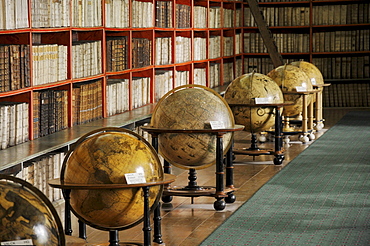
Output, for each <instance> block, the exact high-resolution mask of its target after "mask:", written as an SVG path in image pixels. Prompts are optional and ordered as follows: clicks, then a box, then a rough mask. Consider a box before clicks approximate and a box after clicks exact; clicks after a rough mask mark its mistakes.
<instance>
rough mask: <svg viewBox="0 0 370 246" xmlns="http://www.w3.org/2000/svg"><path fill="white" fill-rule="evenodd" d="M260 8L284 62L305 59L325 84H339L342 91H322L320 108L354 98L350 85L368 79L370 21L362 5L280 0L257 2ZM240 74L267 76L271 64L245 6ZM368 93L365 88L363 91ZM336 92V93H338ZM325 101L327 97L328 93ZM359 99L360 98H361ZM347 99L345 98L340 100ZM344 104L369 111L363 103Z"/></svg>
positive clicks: (342, 0)
mask: <svg viewBox="0 0 370 246" xmlns="http://www.w3.org/2000/svg"><path fill="white" fill-rule="evenodd" d="M259 8H260V10H261V12H262V14H263V16H264V19H265V21H266V24H267V25H268V26H269V29H270V31H271V33H272V35H273V37H274V39H275V42H276V45H277V47H278V51H279V53H281V55H282V57H283V59H284V63H290V62H291V61H294V60H302V59H303V60H305V61H308V62H312V63H313V64H315V65H316V66H317V67H318V68H319V69H320V71H321V72H322V73H323V77H324V79H325V81H326V82H327V83H331V81H333V80H339V81H342V82H341V83H340V84H341V86H340V87H341V89H340V90H341V92H340V93H338V95H337V94H336V93H333V91H332V90H336V89H334V87H336V85H334V86H333V88H331V89H330V88H329V89H328V90H324V97H336V98H335V100H334V98H333V99H332V100H331V101H330V100H326V101H324V107H337V106H338V105H342V104H340V103H332V102H337V101H338V100H341V98H342V99H343V98H344V97H343V96H340V95H342V94H343V93H348V94H358V91H357V90H358V89H355V91H353V90H354V89H353V87H354V86H353V85H352V83H358V80H362V81H366V82H367V83H368V82H369V80H370V47H369V44H370V16H369V9H370V5H369V2H368V1H366V0H354V1H348V0H335V1H333V0H320V1H313V0H308V1H280V0H261V1H259ZM243 14H244V19H243V23H244V28H243V41H244V42H243V45H244V56H243V59H244V64H243V65H244V73H248V72H251V71H252V70H256V71H259V72H261V73H263V74H267V73H268V72H269V71H271V70H272V69H273V64H272V61H271V59H270V58H269V55H268V53H267V50H266V48H265V46H264V44H263V42H262V38H261V37H260V35H259V33H258V28H257V26H256V23H255V21H254V19H253V16H252V14H251V11H250V9H249V8H248V4H247V3H244V6H243ZM362 89H364V90H366V91H365V94H369V93H370V91H369V89H368V88H362ZM338 90H339V89H338ZM328 93H329V94H330V96H329V94H328ZM360 94H362V93H360ZM345 96H346V97H347V95H345ZM345 105H357V107H369V106H370V104H369V103H368V102H367V100H359V101H358V102H356V103H355V102H353V103H350V104H349V103H344V104H343V106H345Z"/></svg>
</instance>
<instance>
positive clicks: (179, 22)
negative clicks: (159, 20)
mask: <svg viewBox="0 0 370 246" xmlns="http://www.w3.org/2000/svg"><path fill="white" fill-rule="evenodd" d="M190 12H191V7H190V5H185V4H176V28H190Z"/></svg>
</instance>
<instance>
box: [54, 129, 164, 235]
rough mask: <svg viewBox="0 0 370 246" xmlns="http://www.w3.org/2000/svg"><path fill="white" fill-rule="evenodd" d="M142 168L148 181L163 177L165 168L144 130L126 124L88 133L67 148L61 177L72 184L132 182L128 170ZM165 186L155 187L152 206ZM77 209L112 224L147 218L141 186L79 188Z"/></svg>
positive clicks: (74, 198)
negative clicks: (141, 131) (129, 180)
mask: <svg viewBox="0 0 370 246" xmlns="http://www.w3.org/2000/svg"><path fill="white" fill-rule="evenodd" d="M135 173H136V174H138V173H141V174H143V176H144V177H145V179H146V182H158V181H162V180H163V177H164V174H163V169H162V166H161V163H160V160H159V158H158V155H157V153H156V151H155V150H154V148H153V147H151V145H150V144H149V143H148V142H147V141H146V140H145V139H143V138H142V137H141V136H139V135H137V134H136V133H134V132H131V131H129V130H124V129H121V128H117V129H115V128H103V129H100V130H98V131H93V132H91V133H89V134H87V135H85V136H83V137H82V138H81V139H80V140H79V141H78V142H77V143H76V146H75V147H74V148H73V149H72V150H71V151H70V152H68V153H67V156H66V158H65V160H64V163H63V167H62V172H61V181H62V182H64V183H69V184H103V185H107V184H127V181H126V178H125V174H135ZM162 187H163V186H160V185H158V186H152V187H150V189H149V192H150V197H149V206H150V208H151V209H154V208H155V206H156V205H157V204H158V201H159V198H160V196H161V192H162ZM70 198H71V200H70V202H71V207H72V211H73V212H74V214H76V216H77V217H79V218H80V219H81V220H83V221H84V222H85V223H87V224H89V225H91V226H92V227H95V228H98V229H102V230H110V229H116V230H120V229H126V228H129V227H132V226H134V225H136V224H138V223H139V222H141V221H142V219H143V211H144V198H143V191H142V188H140V187H132V188H125V189H97V190H75V189H73V190H72V191H71V194H70Z"/></svg>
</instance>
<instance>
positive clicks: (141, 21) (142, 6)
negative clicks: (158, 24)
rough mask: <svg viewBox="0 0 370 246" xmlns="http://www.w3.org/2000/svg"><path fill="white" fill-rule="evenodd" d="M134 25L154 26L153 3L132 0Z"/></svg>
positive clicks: (142, 26)
mask: <svg viewBox="0 0 370 246" xmlns="http://www.w3.org/2000/svg"><path fill="white" fill-rule="evenodd" d="M131 16H132V27H141V28H145V27H153V3H152V2H141V1H136V0H133V1H132V15H131Z"/></svg>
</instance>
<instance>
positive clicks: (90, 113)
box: [72, 79, 103, 125]
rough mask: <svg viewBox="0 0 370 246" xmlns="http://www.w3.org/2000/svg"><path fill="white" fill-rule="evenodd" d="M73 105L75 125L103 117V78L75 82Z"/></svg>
mask: <svg viewBox="0 0 370 246" xmlns="http://www.w3.org/2000/svg"><path fill="white" fill-rule="evenodd" d="M72 106H73V107H72V108H73V114H72V116H73V124H74V125H76V124H77V125H80V124H84V123H87V122H90V121H93V120H97V119H100V118H102V115H103V114H102V80H101V79H98V80H94V81H91V82H85V83H79V84H75V85H74V87H73V90H72Z"/></svg>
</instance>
